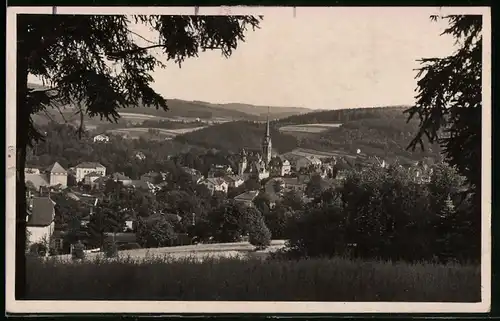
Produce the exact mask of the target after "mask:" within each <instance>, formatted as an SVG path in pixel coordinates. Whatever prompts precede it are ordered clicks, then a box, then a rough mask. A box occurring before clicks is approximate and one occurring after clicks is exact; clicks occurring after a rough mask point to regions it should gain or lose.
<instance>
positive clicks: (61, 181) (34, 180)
mask: <svg viewBox="0 0 500 321" xmlns="http://www.w3.org/2000/svg"><path fill="white" fill-rule="evenodd" d="M24 181H25V183H26V186H27V187H28V188H30V189H34V190H37V191H39V190H40V188H47V187H50V186H59V187H61V188H66V187H67V186H68V172H67V171H66V170H65V169H64V168H63V167H62V166H61V165H60V164H59V163H58V162H55V163H54V164H52V165H51V166H49V167H47V168H46V169H45V170H42V171H41V170H39V169H38V168H30V171H29V172H28V173H26V171H25V175H24Z"/></svg>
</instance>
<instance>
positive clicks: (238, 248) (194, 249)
mask: <svg viewBox="0 0 500 321" xmlns="http://www.w3.org/2000/svg"><path fill="white" fill-rule="evenodd" d="M284 246H285V241H284V240H273V241H272V242H271V245H270V246H269V247H268V248H267V249H266V250H264V251H259V252H254V248H255V247H254V246H253V245H251V244H250V243H248V242H237V243H214V244H197V245H184V246H172V247H160V248H150V249H136V250H126V251H120V252H119V256H120V257H122V258H127V257H129V258H131V259H134V260H137V259H147V258H151V257H164V256H166V255H168V256H169V257H170V258H172V259H175V258H179V259H184V258H197V259H203V258H206V257H207V256H209V257H213V258H221V257H240V258H241V257H248V256H260V255H266V254H267V253H269V252H274V251H276V250H279V249H281V248H283V247H284ZM86 258H87V259H88V260H90V261H93V260H99V259H101V258H102V254H101V253H90V254H87V256H86ZM57 259H60V260H62V261H70V260H71V256H70V255H61V256H58V257H57Z"/></svg>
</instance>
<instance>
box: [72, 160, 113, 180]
mask: <svg viewBox="0 0 500 321" xmlns="http://www.w3.org/2000/svg"><path fill="white" fill-rule="evenodd" d="M74 169H75V172H76V175H75V177H76V181H77V182H81V181H82V180H83V178H84V177H85V176H86V175H87V174H90V173H94V172H95V173H98V174H100V175H101V176H106V167H104V166H103V165H101V164H99V163H95V162H83V163H80V164H78V165H76V166H75V168H74Z"/></svg>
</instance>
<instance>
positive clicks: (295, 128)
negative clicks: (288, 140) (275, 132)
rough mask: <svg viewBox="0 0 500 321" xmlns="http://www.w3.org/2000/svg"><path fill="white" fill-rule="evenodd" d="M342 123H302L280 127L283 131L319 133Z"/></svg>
mask: <svg viewBox="0 0 500 321" xmlns="http://www.w3.org/2000/svg"><path fill="white" fill-rule="evenodd" d="M341 125H342V124H328V123H324V124H320V123H315V124H302V125H286V126H282V127H280V129H279V130H280V132H282V133H290V134H291V133H309V134H318V133H322V132H324V131H327V130H329V129H332V128H338V127H340V126H341Z"/></svg>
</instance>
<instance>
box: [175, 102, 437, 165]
mask: <svg viewBox="0 0 500 321" xmlns="http://www.w3.org/2000/svg"><path fill="white" fill-rule="evenodd" d="M405 109H406V107H399V106H398V107H377V108H358V109H342V110H327V111H320V112H313V113H308V114H304V115H295V116H291V117H288V118H285V119H282V120H278V121H274V122H272V130H271V135H272V142H273V147H274V148H275V149H276V150H277V151H278V152H280V153H285V152H289V151H291V150H293V149H295V148H297V147H301V148H306V149H313V150H318V151H330V152H334V151H344V152H348V153H351V154H354V153H356V150H357V149H361V151H362V152H363V153H365V154H371V155H377V156H380V157H385V158H388V159H392V158H395V157H404V158H408V159H419V158H421V157H432V158H438V157H439V152H440V148H439V146H438V145H437V144H434V145H432V146H430V145H427V148H426V150H425V152H422V151H421V150H415V151H408V150H406V147H407V146H408V144H409V142H410V140H411V139H412V138H413V137H414V135H415V133H416V130H417V128H418V126H417V125H418V122H417V121H416V120H413V121H411V122H410V123H407V117H406V115H405V114H404V113H403V111H404V110H405ZM315 123H341V124H342V125H341V126H340V127H338V128H331V129H329V130H327V131H324V132H321V133H311V134H308V135H301V136H294V135H292V134H289V133H281V132H280V131H279V128H281V127H282V126H285V125H292V124H315ZM264 131H265V127H264V124H262V123H260V124H258V123H253V122H232V123H225V124H220V125H215V126H212V127H209V128H205V129H202V130H199V131H196V132H192V133H188V134H184V135H181V136H178V137H176V140H177V141H179V142H183V143H188V144H192V145H199V146H203V147H207V148H217V149H222V150H238V149H239V148H241V147H252V148H258V147H259V146H260V143H261V140H262V136H263V134H264Z"/></svg>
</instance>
